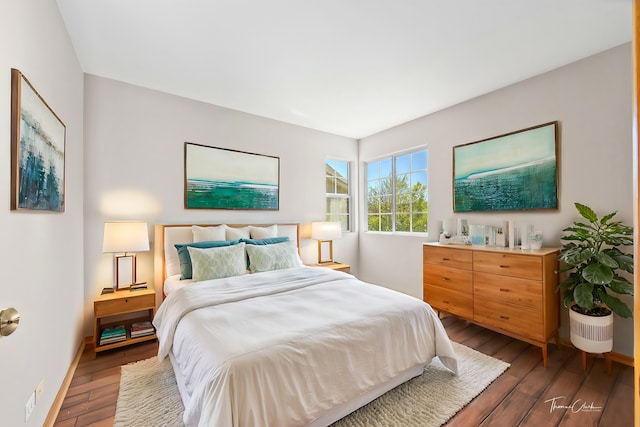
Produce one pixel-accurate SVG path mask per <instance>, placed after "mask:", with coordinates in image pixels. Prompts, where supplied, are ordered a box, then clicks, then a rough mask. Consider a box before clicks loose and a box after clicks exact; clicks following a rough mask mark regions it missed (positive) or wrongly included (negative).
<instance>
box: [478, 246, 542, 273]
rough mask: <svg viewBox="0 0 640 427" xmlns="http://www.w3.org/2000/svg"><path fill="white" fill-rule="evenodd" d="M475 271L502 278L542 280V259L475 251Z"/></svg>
mask: <svg viewBox="0 0 640 427" xmlns="http://www.w3.org/2000/svg"><path fill="white" fill-rule="evenodd" d="M473 270H474V271H481V272H484V273H493V274H499V275H502V276H511V277H520V278H523V279H531V280H542V258H541V257H539V256H531V255H518V254H503V253H495V252H493V253H492V252H482V251H475V253H474V254H473Z"/></svg>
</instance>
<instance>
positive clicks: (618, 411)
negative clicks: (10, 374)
mask: <svg viewBox="0 0 640 427" xmlns="http://www.w3.org/2000/svg"><path fill="white" fill-rule="evenodd" d="M442 323H443V325H444V326H445V329H446V330H447V333H448V334H449V336H450V337H451V338H452V339H453V340H454V341H456V342H460V343H462V344H464V345H468V346H469V347H472V348H475V349H477V350H478V351H481V352H483V353H485V354H489V355H491V356H493V357H496V358H498V359H501V360H504V361H506V362H508V363H510V364H511V366H510V367H509V368H508V369H507V370H506V372H505V373H504V374H502V375H501V376H500V377H498V379H496V380H495V381H494V382H493V383H492V384H490V385H489V387H487V389H486V390H485V391H484V392H482V393H481V394H480V395H478V396H477V397H476V398H475V399H474V400H472V401H471V402H470V403H469V404H468V405H467V406H466V407H464V408H463V409H462V410H461V411H460V412H458V413H457V414H456V415H455V416H454V417H453V418H452V419H451V420H449V422H448V423H447V424H445V425H446V426H448V427H454V426H479V425H483V426H489V425H499V426H507V425H508V426H520V427H521V426H532V427H540V426H545V427H547V426H549V427H557V426H563V427H565V426H583V425H585V426H588V425H594V426H599V427H610V426H615V427H617V426H626V425H632V420H633V418H632V417H633V368H631V367H629V366H625V365H621V364H619V363H617V362H614V363H613V373H612V375H611V376H608V375H607V372H606V365H605V361H604V360H603V359H602V358H599V359H596V358H593V357H591V358H589V364H588V367H587V371H586V372H585V371H584V370H583V368H582V361H581V358H580V353H579V352H577V351H575V350H574V349H571V348H568V347H561V348H558V347H556V346H555V345H550V346H549V361H548V367H547V368H546V369H545V368H543V367H542V358H541V355H540V349H539V348H538V347H535V346H532V345H529V344H527V343H524V342H522V341H518V340H515V339H513V338H510V337H508V336H505V335H502V334H499V333H496V332H493V331H490V330H487V329H485V328H482V327H480V326H478V325H476V324H473V323H471V322H467V321H465V320H461V319H459V318H456V317H455V316H445V317H443V318H442ZM157 351H158V343H157V341H156V342H149V343H141V344H136V345H134V346H132V347H129V348H122V349H117V350H113V351H109V352H105V353H101V354H100V355H98V356H97V357H96V356H95V354H94V353H93V350H92V348H91V347H90V346H88V348H87V349H85V353H84V354H83V355H82V357H81V360H80V363H79V364H78V370H77V371H76V375H74V378H73V380H72V384H73V385H72V387H70V388H69V392H68V393H67V396H66V397H65V399H64V401H63V403H62V405H63V409H61V411H60V413H59V414H58V418H57V420H56V423H55V424H54V427H71V426H74V427H76V426H95V427H105V426H112V425H113V420H114V416H115V409H116V402H117V399H118V391H119V388H120V366H121V365H124V364H127V363H131V362H135V361H137V360H143V359H146V358H149V357H151V356H154V355H156V354H157ZM554 397H556V398H558V400H557V404H558V405H560V406H562V405H565V406H570V405H572V404H573V402H574V401H576V400H578V399H580V402H579V404H580V405H581V404H582V402H584V403H585V404H589V403H591V402H593V404H594V406H596V407H598V406H602V409H601V411H600V412H597V411H595V410H594V411H592V412H591V413H587V412H586V411H585V410H582V411H578V412H576V413H574V412H573V411H572V410H569V409H566V408H555V409H553V408H552V406H551V401H550V400H551V399H553V398H554Z"/></svg>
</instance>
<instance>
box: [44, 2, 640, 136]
mask: <svg viewBox="0 0 640 427" xmlns="http://www.w3.org/2000/svg"><path fill="white" fill-rule="evenodd" d="M57 2H58V6H59V8H60V12H61V14H62V16H63V18H64V21H65V23H66V26H67V28H68V31H69V34H70V36H71V39H72V41H73V45H74V47H75V50H76V52H77V55H78V59H79V61H80V64H81V66H82V69H83V70H84V72H86V73H89V74H94V75H97V76H102V77H106V78H110V79H115V80H120V81H123V82H127V83H131V84H134V85H138V86H142V87H147V88H151V89H155V90H159V91H162V92H166V93H171V94H175V95H179V96H183V97H187V98H191V99H195V100H199V101H202V102H206V103H210V104H215V105H219V106H223V107H227V108H231V109H235V110H239V111H244V112H247V113H251V114H255V115H258V116H263V117H269V118H272V119H276V120H280V121H283V122H287V123H293V124H297V125H300V126H305V127H308V128H312V129H318V130H321V131H325V132H330V133H333V134H337V135H342V136H346V137H350V138H356V139H359V138H363V137H365V136H369V135H372V134H374V133H377V132H380V131H382V130H385V129H388V128H391V127H393V126H396V125H399V124H402V123H405V122H407V121H410V120H412V119H415V118H418V117H421V116H424V115H427V114H430V113H433V112H435V111H438V110H441V109H443V108H446V107H449V106H452V105H455V104H457V103H460V102H462V101H465V100H468V99H471V98H474V97H477V96H479V95H482V94H485V93H488V92H491V91H494V90H496V89H499V88H502V87H505V86H508V85H510V84H512V83H515V82H518V81H521V80H524V79H527V78H529V77H532V76H534V75H537V74H540V73H543V72H546V71H549V70H551V69H554V68H557V67H560V66H562V65H565V64H568V63H570V62H574V61H576V60H579V59H581V58H585V57H587V56H590V55H593V54H595V53H598V52H601V51H603V50H606V49H609V48H612V47H615V46H618V45H620V44H623V43H626V42H629V41H631V34H632V29H631V0H482V1H479V0H457V1H451V0H180V1H176V0H155V1H143V0H57Z"/></svg>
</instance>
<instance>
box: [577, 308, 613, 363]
mask: <svg viewBox="0 0 640 427" xmlns="http://www.w3.org/2000/svg"><path fill="white" fill-rule="evenodd" d="M569 326H570V327H571V343H573V345H574V346H576V347H577V348H578V349H580V350H583V351H586V352H587V353H608V352H610V351H611V350H612V349H613V313H611V314H609V315H608V316H600V317H595V316H586V315H584V314H580V313H576V312H575V311H573V310H572V309H571V308H569Z"/></svg>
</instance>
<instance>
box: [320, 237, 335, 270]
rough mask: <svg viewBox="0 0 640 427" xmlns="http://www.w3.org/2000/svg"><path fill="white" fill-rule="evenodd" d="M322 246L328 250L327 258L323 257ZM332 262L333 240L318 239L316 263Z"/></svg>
mask: <svg viewBox="0 0 640 427" xmlns="http://www.w3.org/2000/svg"><path fill="white" fill-rule="evenodd" d="M323 247H324V248H327V247H328V251H329V258H326V257H323V253H326V251H323ZM329 262H333V240H318V264H326V263H329Z"/></svg>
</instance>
